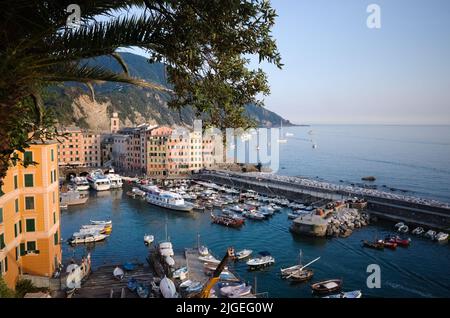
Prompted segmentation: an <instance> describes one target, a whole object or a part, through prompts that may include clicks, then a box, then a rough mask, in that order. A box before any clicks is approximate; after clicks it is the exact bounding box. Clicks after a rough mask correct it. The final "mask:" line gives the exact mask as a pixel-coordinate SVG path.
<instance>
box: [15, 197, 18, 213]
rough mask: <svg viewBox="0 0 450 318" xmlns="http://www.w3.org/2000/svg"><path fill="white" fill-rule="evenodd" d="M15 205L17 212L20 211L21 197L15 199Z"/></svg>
mask: <svg viewBox="0 0 450 318" xmlns="http://www.w3.org/2000/svg"><path fill="white" fill-rule="evenodd" d="M14 206H15V208H16V213H17V212H19V199H16V200H15V201H14Z"/></svg>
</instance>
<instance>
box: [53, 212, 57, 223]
mask: <svg viewBox="0 0 450 318" xmlns="http://www.w3.org/2000/svg"><path fill="white" fill-rule="evenodd" d="M53 224H56V212H53Z"/></svg>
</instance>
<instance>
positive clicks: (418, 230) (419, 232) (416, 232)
mask: <svg viewBox="0 0 450 318" xmlns="http://www.w3.org/2000/svg"><path fill="white" fill-rule="evenodd" d="M411 233H412V234H414V235H422V234H423V233H425V230H424V229H423V227H420V226H419V227H416V228H415V229H414V230H413V231H412V232H411Z"/></svg>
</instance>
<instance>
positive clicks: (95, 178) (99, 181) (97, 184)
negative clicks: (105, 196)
mask: <svg viewBox="0 0 450 318" xmlns="http://www.w3.org/2000/svg"><path fill="white" fill-rule="evenodd" d="M86 179H87V181H88V182H89V185H90V186H91V188H92V189H94V190H96V191H106V190H109V189H111V180H109V179H108V178H107V177H106V176H105V175H104V174H103V172H102V171H101V170H96V171H93V172H91V173H90V174H89V175H88V176H87V178H86Z"/></svg>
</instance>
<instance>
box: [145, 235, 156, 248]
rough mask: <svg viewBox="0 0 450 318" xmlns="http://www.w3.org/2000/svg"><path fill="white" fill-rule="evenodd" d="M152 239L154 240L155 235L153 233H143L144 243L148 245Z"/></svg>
mask: <svg viewBox="0 0 450 318" xmlns="http://www.w3.org/2000/svg"><path fill="white" fill-rule="evenodd" d="M154 240H155V237H154V236H153V235H148V234H146V235H144V244H145V245H147V246H148V245H150V244H152V243H153V241H154Z"/></svg>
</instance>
